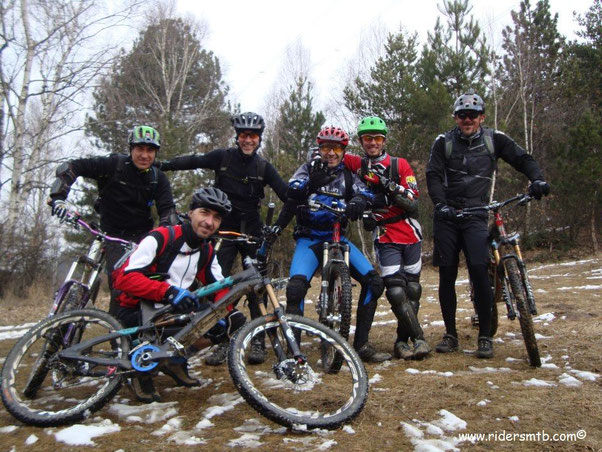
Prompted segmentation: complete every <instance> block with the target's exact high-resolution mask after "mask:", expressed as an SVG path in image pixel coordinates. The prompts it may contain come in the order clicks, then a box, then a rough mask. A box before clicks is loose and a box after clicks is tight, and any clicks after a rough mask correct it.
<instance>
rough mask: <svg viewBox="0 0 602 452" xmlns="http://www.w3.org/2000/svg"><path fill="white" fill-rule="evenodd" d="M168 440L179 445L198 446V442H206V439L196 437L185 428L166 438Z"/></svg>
mask: <svg viewBox="0 0 602 452" xmlns="http://www.w3.org/2000/svg"><path fill="white" fill-rule="evenodd" d="M168 441H171V442H174V443H176V444H177V445H179V446H198V445H200V444H207V441H206V440H205V439H203V438H197V437H196V436H194V435H193V433H192V432H188V431H186V430H180V431H178V432H176V433H174V434H173V435H171V436H170V437H169V438H168Z"/></svg>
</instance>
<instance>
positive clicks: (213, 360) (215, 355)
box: [205, 342, 229, 366]
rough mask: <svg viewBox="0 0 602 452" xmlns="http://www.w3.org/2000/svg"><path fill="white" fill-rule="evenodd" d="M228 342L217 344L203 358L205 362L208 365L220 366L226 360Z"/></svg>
mask: <svg viewBox="0 0 602 452" xmlns="http://www.w3.org/2000/svg"><path fill="white" fill-rule="evenodd" d="M228 345H229V343H228V342H223V343H221V344H218V345H217V346H216V347H215V349H214V350H213V352H212V353H211V354H210V355H209V356H208V357H207V358H205V364H207V365H208V366H220V365H222V364H224V363H225V362H226V358H227V357H228Z"/></svg>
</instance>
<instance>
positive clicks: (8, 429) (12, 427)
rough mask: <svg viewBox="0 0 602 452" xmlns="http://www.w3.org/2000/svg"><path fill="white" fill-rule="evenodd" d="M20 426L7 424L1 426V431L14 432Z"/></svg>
mask: <svg viewBox="0 0 602 452" xmlns="http://www.w3.org/2000/svg"><path fill="white" fill-rule="evenodd" d="M18 428H19V427H17V426H16V425H7V426H5V427H0V433H12V432H14V431H15V430H17V429H18Z"/></svg>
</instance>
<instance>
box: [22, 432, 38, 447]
mask: <svg viewBox="0 0 602 452" xmlns="http://www.w3.org/2000/svg"><path fill="white" fill-rule="evenodd" d="M38 439H39V438H38V437H37V436H36V435H34V434H33V433H32V434H31V435H29V436H28V437H27V439H26V440H25V445H26V446H31V445H32V444H35V443H37V442H38Z"/></svg>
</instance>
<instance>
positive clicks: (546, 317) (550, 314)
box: [533, 312, 556, 322]
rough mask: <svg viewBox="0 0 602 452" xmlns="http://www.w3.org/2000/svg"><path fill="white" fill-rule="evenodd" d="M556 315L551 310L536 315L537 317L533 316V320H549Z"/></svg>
mask: <svg viewBox="0 0 602 452" xmlns="http://www.w3.org/2000/svg"><path fill="white" fill-rule="evenodd" d="M555 318H556V316H555V315H554V313H553V312H546V313H545V314H541V315H538V316H537V317H533V321H534V322H551V321H552V320H554V319H555Z"/></svg>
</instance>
